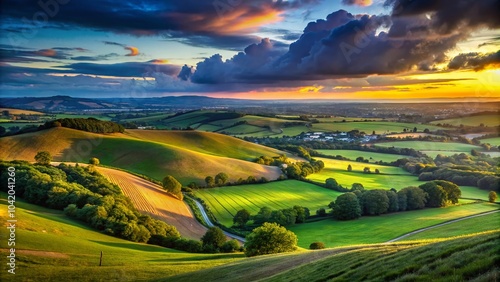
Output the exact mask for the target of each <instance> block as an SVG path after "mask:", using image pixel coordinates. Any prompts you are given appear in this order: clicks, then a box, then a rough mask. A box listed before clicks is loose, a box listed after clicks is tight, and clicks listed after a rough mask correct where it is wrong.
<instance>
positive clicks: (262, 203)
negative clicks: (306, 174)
mask: <svg viewBox="0 0 500 282" xmlns="http://www.w3.org/2000/svg"><path fill="white" fill-rule="evenodd" d="M340 194H341V193H340V192H336V191H332V190H328V189H325V188H322V187H319V186H316V185H313V184H310V183H306V182H301V181H296V180H286V181H276V182H271V183H266V184H254V185H242V186H229V187H220V188H211V189H201V190H197V191H196V195H197V196H198V197H200V198H202V199H203V200H204V201H205V202H206V203H207V204H208V205H209V206H210V208H211V210H212V211H213V213H214V215H215V216H216V217H217V219H218V220H219V221H220V222H221V223H222V224H224V225H226V226H231V225H232V224H233V216H234V215H235V214H236V212H237V211H239V210H241V209H247V210H248V211H249V212H250V213H251V214H256V213H257V212H258V211H259V209H260V208H262V207H266V206H267V207H270V208H272V209H285V208H291V207H293V206H294V205H299V206H303V207H307V208H309V209H310V211H311V213H313V214H314V212H315V211H316V210H317V209H319V208H322V207H323V208H326V207H327V206H328V204H329V203H330V202H331V201H333V200H334V199H335V198H337V196H338V195H340Z"/></svg>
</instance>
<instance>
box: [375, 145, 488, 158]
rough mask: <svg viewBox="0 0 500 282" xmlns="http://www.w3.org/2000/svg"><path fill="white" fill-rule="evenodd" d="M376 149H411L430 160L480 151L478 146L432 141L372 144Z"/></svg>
mask: <svg viewBox="0 0 500 282" xmlns="http://www.w3.org/2000/svg"><path fill="white" fill-rule="evenodd" d="M373 145H374V146H378V147H395V148H412V149H415V150H417V151H421V152H423V153H425V154H427V155H429V156H430V157H432V158H435V157H436V156H437V155H438V154H442V155H454V154H460V153H466V154H470V152H471V150H472V149H474V150H478V151H481V150H482V149H483V148H481V147H480V146H475V145H470V144H463V143H454V142H432V141H394V142H383V143H376V144H373Z"/></svg>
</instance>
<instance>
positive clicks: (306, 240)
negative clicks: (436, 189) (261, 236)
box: [289, 203, 498, 248]
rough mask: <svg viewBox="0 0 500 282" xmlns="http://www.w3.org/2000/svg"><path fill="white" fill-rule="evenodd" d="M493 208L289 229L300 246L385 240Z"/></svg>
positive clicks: (481, 205) (452, 209)
mask: <svg viewBox="0 0 500 282" xmlns="http://www.w3.org/2000/svg"><path fill="white" fill-rule="evenodd" d="M496 209H498V205H496V204H492V203H477V204H465V205H460V206H451V207H446V208H428V209H423V210H417V211H408V212H398V213H392V214H385V215H381V216H363V217H361V218H360V219H357V220H350V221H338V220H333V219H326V220H322V221H318V222H312V223H307V224H297V225H294V226H292V227H290V228H289V229H290V230H291V231H293V232H294V233H295V234H296V235H297V237H298V238H299V246H301V247H304V248H307V247H308V246H309V244H311V243H312V242H315V241H321V242H323V243H325V245H326V246H328V247H336V246H347V245H353V244H374V243H383V242H386V241H388V240H391V239H394V238H396V237H399V236H401V235H404V234H406V233H408V232H411V231H414V230H417V229H421V228H424V227H428V226H432V225H435V224H439V223H442V222H445V221H449V220H452V219H456V218H460V217H465V216H469V215H473V214H478V213H482V212H487V211H491V210H496Z"/></svg>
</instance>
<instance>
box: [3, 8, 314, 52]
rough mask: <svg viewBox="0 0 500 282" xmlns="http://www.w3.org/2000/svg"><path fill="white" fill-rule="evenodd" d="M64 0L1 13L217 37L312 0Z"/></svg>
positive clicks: (140, 32)
mask: <svg viewBox="0 0 500 282" xmlns="http://www.w3.org/2000/svg"><path fill="white" fill-rule="evenodd" d="M65 2H67V3H65V4H64V5H63V4H60V5H57V8H55V7H54V6H50V5H48V7H45V8H43V7H41V6H40V5H38V4H37V2H36V1H31V0H5V1H3V2H2V17H3V18H5V19H8V20H9V21H12V20H14V21H15V20H17V21H18V22H22V21H21V19H23V18H27V19H31V18H32V17H33V15H34V14H35V13H36V12H40V11H46V12H47V13H48V14H49V16H50V22H49V24H50V25H51V26H54V27H63V28H65V27H72V26H79V27H86V28H91V29H95V30H99V31H103V30H104V31H111V32H115V33H120V34H131V35H135V36H151V35H163V36H166V37H170V36H172V35H173V37H175V38H179V37H180V36H179V34H182V35H184V36H202V37H212V36H219V39H220V38H221V37H224V36H229V35H231V36H240V37H242V36H248V35H249V33H251V32H255V31H258V30H259V28H260V27H261V26H262V25H265V24H270V23H274V22H277V21H280V20H282V15H283V14H284V13H285V12H287V11H289V10H292V9H297V8H301V7H306V6H308V5H310V4H313V3H316V2H318V0H289V1H282V0H279V1H276V0H254V1H243V0H239V1H238V0H237V1H234V0H215V1H200V0H183V1H177V0H166V1H154V0H132V1H118V0H101V1H99V3H98V4H92V5H89V4H88V3H87V2H82V1H65ZM39 3H46V2H44V1H39ZM47 3H49V2H47ZM55 3H57V2H55ZM5 28H8V27H5ZM253 42H254V41H253ZM246 43H247V44H248V43H249V42H248V41H247V42H246ZM239 46H240V47H241V46H242V45H239ZM243 46H244V45H243ZM232 47H235V46H232ZM131 54H132V53H131Z"/></svg>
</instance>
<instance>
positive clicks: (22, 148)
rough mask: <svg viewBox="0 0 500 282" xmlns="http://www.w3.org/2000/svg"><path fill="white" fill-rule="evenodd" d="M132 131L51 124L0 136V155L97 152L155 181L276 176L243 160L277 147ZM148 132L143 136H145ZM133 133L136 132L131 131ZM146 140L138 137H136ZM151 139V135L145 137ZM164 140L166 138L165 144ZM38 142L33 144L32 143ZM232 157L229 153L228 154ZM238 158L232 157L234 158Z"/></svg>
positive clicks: (73, 157) (62, 156) (79, 156)
mask: <svg viewBox="0 0 500 282" xmlns="http://www.w3.org/2000/svg"><path fill="white" fill-rule="evenodd" d="M136 132H137V134H136V135H137V138H135V137H133V136H132V135H133V132H132V133H130V135H125V134H111V135H98V134H93V133H88V132H83V131H78V130H73V129H67V128H53V129H49V130H43V131H38V132H34V133H27V134H21V135H16V136H10V137H3V138H0V149H1V150H0V159H5V160H13V159H21V160H28V161H33V160H34V156H35V155H36V153H37V152H39V151H43V150H46V151H49V152H50V153H51V154H52V155H53V156H54V160H55V161H68V162H85V163H87V162H88V160H89V159H90V158H91V157H97V158H99V159H100V161H101V163H102V164H104V165H108V166H112V167H118V168H123V169H126V170H129V171H132V172H135V173H139V174H144V175H147V176H149V177H152V178H154V179H157V180H161V179H163V178H164V177H165V176H166V175H173V176H174V177H176V178H177V179H178V180H179V181H181V183H183V184H184V185H187V184H189V183H190V182H191V181H196V182H198V183H200V184H202V183H204V179H205V177H206V176H208V175H212V176H215V175H216V174H218V173H220V172H225V173H227V174H228V175H229V177H230V181H236V180H237V179H238V178H240V177H242V178H245V179H246V178H247V177H248V176H250V175H252V176H255V177H258V178H260V177H262V176H265V177H266V178H268V179H270V180H274V179H276V178H278V177H279V175H280V174H281V170H280V169H279V168H277V167H270V166H263V165H259V164H256V163H253V162H250V161H245V160H243V159H255V158H258V157H259V156H261V155H268V156H274V155H278V154H279V153H280V152H279V151H277V150H274V149H269V148H266V147H263V146H260V145H256V144H253V143H248V142H245V141H242V140H239V139H236V138H232V137H228V136H225V135H222V134H206V133H202V132H194V131H193V132H191V134H190V133H189V132H179V133H178V134H176V132H168V134H162V133H161V132H160V131H153V132H152V133H151V134H149V135H148V133H147V132H146V131H136ZM146 135H147V136H146ZM134 136H135V135H134ZM139 137H140V138H145V139H138V138H139ZM147 138H151V139H147ZM163 142H165V143H163ZM33 144H36V145H33ZM229 156H231V157H234V158H231V157H229ZM238 157H239V158H241V159H236V158H238Z"/></svg>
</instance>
